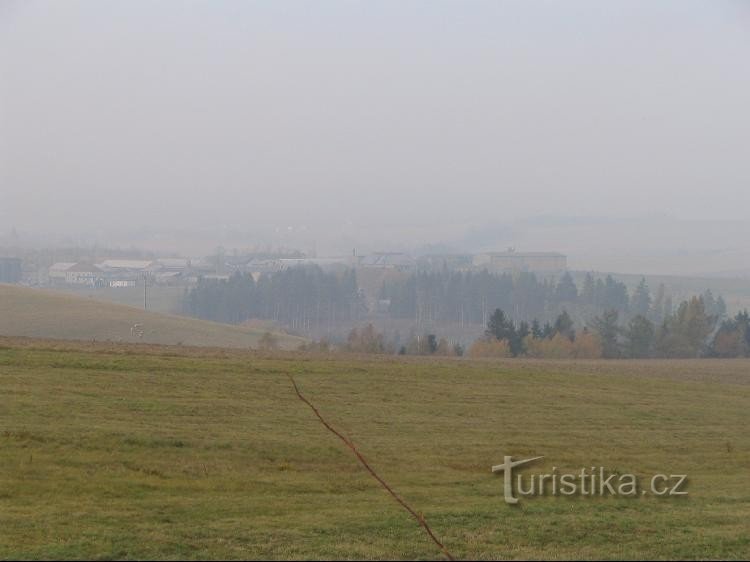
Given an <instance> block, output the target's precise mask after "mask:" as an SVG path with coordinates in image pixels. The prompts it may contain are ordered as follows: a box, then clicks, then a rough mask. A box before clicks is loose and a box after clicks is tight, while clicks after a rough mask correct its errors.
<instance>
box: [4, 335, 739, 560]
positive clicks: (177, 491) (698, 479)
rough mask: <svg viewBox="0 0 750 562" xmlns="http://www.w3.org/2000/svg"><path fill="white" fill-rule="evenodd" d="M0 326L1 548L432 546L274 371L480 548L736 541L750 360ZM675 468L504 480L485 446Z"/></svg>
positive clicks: (421, 503) (708, 548)
mask: <svg viewBox="0 0 750 562" xmlns="http://www.w3.org/2000/svg"><path fill="white" fill-rule="evenodd" d="M55 345H56V347H57V348H56V349H52V347H53V344H47V343H43V342H40V343H38V344H37V343H33V342H32V343H28V342H27V343H26V344H25V347H24V346H22V345H21V343H19V342H16V341H12V340H6V341H5V342H3V341H2V340H0V396H2V397H3V399H2V400H1V401H0V557H1V558H10V557H21V558H49V557H64V558H72V557H76V558H135V557H145V558H175V557H186V558H202V557H206V558H219V557H221V558H224V557H227V558H257V557H272V558H291V557H298V558H299V557H312V558H323V557H328V556H330V557H335V558H389V557H397V558H434V557H436V556H437V552H436V550H435V549H434V547H433V546H432V545H431V544H430V543H428V542H427V541H426V540H425V538H424V536H423V534H422V532H421V531H420V529H419V528H418V527H417V526H416V525H415V524H414V522H413V521H412V520H410V519H409V518H408V516H407V515H406V514H405V513H404V512H403V511H402V510H401V509H400V508H399V507H398V506H397V505H396V504H395V502H394V501H393V500H392V499H391V498H390V497H388V496H387V495H386V494H385V493H384V492H383V491H382V490H381V489H379V488H378V487H377V486H376V485H375V483H374V482H373V481H372V479H371V478H370V477H369V476H368V475H367V474H366V473H365V472H364V470H362V469H361V468H360V467H359V466H358V465H357V463H356V462H355V460H354V458H353V457H352V455H351V453H350V452H349V451H348V450H346V449H345V448H344V447H343V446H342V445H341V444H340V443H339V442H338V441H337V440H335V438H334V437H333V436H332V435H331V434H329V433H327V432H326V431H325V430H324V428H323V427H322V426H321V425H320V423H319V422H318V421H316V419H315V418H314V417H313V414H312V412H311V411H310V410H309V409H308V408H307V407H306V406H305V405H304V404H302V403H301V402H300V401H299V400H298V399H297V398H296V397H295V396H294V394H293V392H292V389H291V387H290V383H289V381H288V380H287V378H286V376H285V373H292V374H294V375H295V377H296V379H297V381H298V384H299V385H300V387H301V388H302V390H303V392H305V393H306V395H307V396H308V397H309V398H310V399H312V400H313V401H314V402H315V403H316V404H317V405H318V407H319V408H320V409H321V411H322V412H323V413H324V415H327V416H328V417H329V418H330V420H331V421H332V422H333V423H334V424H336V425H337V426H338V427H340V428H342V429H343V430H344V431H345V432H346V433H347V434H348V435H350V436H351V438H352V439H353V440H354V441H355V442H356V443H358V444H359V446H360V448H361V449H362V452H363V453H364V455H365V456H366V457H367V458H368V459H369V460H370V461H371V463H372V464H373V465H374V466H375V467H376V469H378V470H379V471H380V472H381V473H382V475H383V476H384V477H385V478H386V479H387V480H388V481H389V482H390V483H391V484H392V485H393V486H394V487H395V489H396V490H397V491H398V492H399V493H400V494H401V495H402V496H403V497H405V498H406V499H407V500H408V501H410V502H412V503H413V504H414V505H415V506H416V507H417V509H419V510H422V511H423V512H424V514H425V516H426V517H427V519H428V521H429V522H430V523H431V524H432V526H433V528H434V529H435V531H436V532H437V534H438V535H439V536H440V537H442V538H443V539H444V542H445V544H446V546H448V548H449V549H451V550H452V551H453V553H454V554H455V555H458V556H460V557H478V558H497V557H503V558H513V557H515V558H577V557H579V556H580V557H584V558H649V557H656V558H665V557H672V558H674V557H686V558H725V557H726V558H738V557H745V558H746V557H748V556H750V538H749V536H748V532H747V531H748V523H747V522H748V520H749V518H750V486H749V485H748V484H750V476H749V475H748V466H750V434H748V432H747V420H748V408H749V407H750V362H748V361H744V360H742V361H741V360H738V361H672V362H658V361H654V362H610V363H604V362H580V363H572V362H570V363H556V362H514V361H506V362H470V361H462V360H442V361H428V360H397V359H382V360H376V359H368V358H351V357H348V358H347V357H340V358H337V359H333V358H325V357H323V358H321V357H317V358H316V357H306V356H303V355H294V354H289V355H277V356H263V355H260V354H251V353H245V352H238V351H235V352H232V351H220V350H205V351H199V350H195V349H181V350H180V349H175V348H171V349H168V348H156V347H152V348H147V347H139V348H134V347H128V346H114V345H109V346H106V345H90V344H89V345H86V344H70V343H68V344H55ZM504 454H513V455H514V456H519V457H526V456H532V455H545V457H546V458H545V459H544V461H542V462H541V463H540V464H539V465H537V467H536V469H538V470H545V471H549V470H550V469H551V467H552V466H557V467H559V469H560V470H561V471H574V470H576V469H579V468H580V467H582V466H591V465H597V466H598V465H604V466H607V467H610V468H617V469H619V470H621V471H623V472H624V471H632V472H635V473H638V474H652V473H654V472H662V471H666V472H674V473H687V474H689V476H690V485H689V493H690V495H689V496H688V497H687V498H680V499H656V498H652V497H645V498H639V499H623V498H619V499H616V498H603V499H602V498H576V499H569V498H535V499H524V500H522V503H521V505H520V506H518V507H511V506H508V505H506V504H505V503H504V502H503V499H502V482H501V478H500V477H497V476H495V475H492V474H490V466H491V465H493V464H496V463H499V462H501V461H502V456H503V455H504Z"/></svg>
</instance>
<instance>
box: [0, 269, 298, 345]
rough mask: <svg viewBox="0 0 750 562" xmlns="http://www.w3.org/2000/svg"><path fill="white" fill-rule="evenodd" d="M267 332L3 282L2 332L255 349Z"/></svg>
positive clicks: (285, 339) (291, 340)
mask: <svg viewBox="0 0 750 562" xmlns="http://www.w3.org/2000/svg"><path fill="white" fill-rule="evenodd" d="M141 302H142V301H141ZM135 324H139V325H140V326H141V327H142V330H143V334H142V335H141V336H139V335H137V334H134V333H133V332H132V331H131V328H132V327H133V326H134V325H135ZM263 333H264V330H261V329H256V328H250V327H247V326H230V325H229V324H219V323H217V322H209V321H206V320H199V319H197V318H188V317H185V316H175V315H170V314H161V313H158V312H152V311H150V310H149V311H146V310H143V308H137V307H134V306H127V305H123V304H116V303H112V302H105V301H101V300H97V299H94V298H90V297H83V296H75V295H71V294H67V293H63V292H58V291H47V290H42V289H30V288H28V287H20V286H18V285H6V284H1V283H0V335H13V336H26V337H32V338H59V339H69V340H71V339H72V340H89V341H91V340H94V339H95V340H98V341H102V340H105V341H113V342H132V343H135V342H137V343H151V344H166V345H196V346H220V347H238V348H250V347H257V346H258V342H259V340H260V338H261V337H262V336H263ZM277 341H278V344H279V346H280V347H281V348H284V349H295V348H296V347H297V346H299V345H300V343H303V342H304V340H303V339H302V338H298V337H295V336H290V335H287V334H277Z"/></svg>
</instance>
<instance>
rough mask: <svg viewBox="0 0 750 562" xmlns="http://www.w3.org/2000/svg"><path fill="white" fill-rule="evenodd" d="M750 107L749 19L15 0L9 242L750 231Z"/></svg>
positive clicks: (707, 7)
mask: <svg viewBox="0 0 750 562" xmlns="http://www.w3.org/2000/svg"><path fill="white" fill-rule="evenodd" d="M749 100H750V2H745V1H739V0H737V1H717V0H707V1H702V2H695V1H686V0H674V1H663V2H654V1H644V2H637V1H632V0H628V1H622V2H602V1H599V0H595V1H590V2H573V1H570V2H535V1H528V0H523V1H517V2H501V1H497V2H494V1H493V2H472V1H460V2H459V1H454V2H438V1H434V0H430V1H424V2H414V1H413V2H409V1H394V2H383V1H374V0H373V1H370V2H355V1H341V2H280V1H273V2H270V1H269V2H220V1H210V2H209V1H203V2H195V1H192V2H191V1H184V0H181V1H173V2H169V1H159V2H151V1H149V2H145V1H144V2H139V1H133V0H128V1H118V2H114V1H102V0H91V1H85V2H84V1H71V0H67V1H65V2H60V1H46V2H37V1H31V0H20V1H17V2H15V1H9V0H0V166H1V168H0V196H1V198H0V229H2V230H6V229H7V228H9V225H15V226H16V227H17V228H19V229H27V230H28V229H34V228H45V229H47V230H50V229H60V230H65V229H68V230H71V231H80V230H81V229H85V228H88V226H89V225H91V226H95V227H97V228H110V227H111V228H116V227H117V228H121V227H128V228H129V227H133V228H138V227H143V226H152V227H153V226H154V225H158V226H160V227H161V226H163V227H165V228H168V227H173V226H175V227H185V226H188V225H192V224H200V225H216V224H229V225H247V224H250V225H253V226H266V225H268V226H274V225H280V224H287V223H288V224H293V225H300V224H311V225H318V228H322V227H321V226H320V225H324V226H325V225H336V224H338V223H340V222H342V221H343V222H347V221H348V222H349V223H350V224H357V225H360V226H361V227H363V228H372V229H375V228H377V227H380V226H400V227H409V226H414V225H421V226H425V225H427V226H430V227H435V228H436V229H438V230H437V232H440V231H439V228H440V227H441V225H446V228H448V227H449V226H450V225H453V226H454V227H456V225H458V227H461V228H471V227H472V226H475V225H484V224H486V223H488V222H491V221H495V220H497V221H501V222H502V221H508V220H514V219H517V218H519V217H528V216H538V215H556V216H571V215H573V216H608V217H623V216H639V215H655V214H660V213H668V214H670V215H672V216H675V217H680V218H695V217H709V218H733V219H742V218H746V217H747V213H748V209H749V208H750V101H749ZM550 246H554V244H550Z"/></svg>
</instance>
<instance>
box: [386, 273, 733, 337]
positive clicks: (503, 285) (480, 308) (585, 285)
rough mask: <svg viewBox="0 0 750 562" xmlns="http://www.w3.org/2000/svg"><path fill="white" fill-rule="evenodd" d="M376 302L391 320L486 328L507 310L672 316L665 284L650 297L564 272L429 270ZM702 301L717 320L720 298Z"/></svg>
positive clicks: (541, 314)
mask: <svg viewBox="0 0 750 562" xmlns="http://www.w3.org/2000/svg"><path fill="white" fill-rule="evenodd" d="M379 298H380V299H381V301H385V302H388V303H389V306H388V311H389V313H390V315H391V316H393V317H395V318H409V319H415V321H416V322H417V324H419V323H420V322H421V321H426V322H451V323H459V324H462V325H463V324H483V325H484V324H487V322H488V320H489V316H490V314H491V313H492V311H493V310H495V309H498V308H499V309H501V310H504V311H507V314H508V315H509V316H510V317H511V318H513V320H514V321H516V322H521V321H528V322H530V321H531V319H533V318H540V319H550V320H551V319H554V318H555V317H556V316H557V315H558V314H560V312H561V311H562V310H563V309H565V310H567V311H568V312H569V313H571V314H572V315H573V316H574V317H575V318H576V319H578V320H579V321H580V322H584V321H585V319H587V318H591V317H593V316H596V315H599V314H602V313H603V312H605V311H610V310H616V311H617V312H618V313H619V314H620V316H621V317H623V318H632V317H634V316H637V315H641V316H644V317H646V318H648V319H649V320H650V321H651V322H655V323H661V322H662V321H663V320H664V319H665V318H667V317H668V316H669V315H671V314H672V313H673V307H672V299H671V297H670V296H669V295H668V294H667V292H666V289H665V287H664V285H660V286H659V288H658V290H657V292H656V294H655V295H652V294H651V291H650V289H649V287H648V285H647V284H646V281H645V279H642V280H641V282H640V284H639V285H638V286H637V287H636V288H635V289H634V290H633V292H632V293H629V292H628V289H627V287H626V286H625V284H624V283H622V282H620V281H617V280H615V279H614V278H613V277H612V276H611V275H607V276H606V277H604V278H595V277H594V275H593V274H591V273H588V274H587V275H586V276H585V277H584V279H583V282H582V283H581V287H580V289H579V287H578V286H577V285H576V283H575V281H574V280H573V277H572V276H571V275H570V274H569V273H567V272H566V273H565V274H563V275H562V276H561V277H560V279H559V280H557V281H556V282H555V281H554V280H551V279H542V280H540V279H538V278H537V277H536V276H535V275H534V274H533V273H519V274H516V275H510V274H501V275H494V274H491V273H489V272H487V271H486V270H485V271H479V272H473V271H468V272H458V271H449V270H447V269H446V270H443V271H437V272H435V271H433V272H418V273H416V274H414V275H411V276H409V277H406V278H403V279H397V280H391V281H388V282H386V283H384V285H383V287H382V288H381V290H380V294H379ZM704 301H705V303H706V306H707V308H708V309H709V310H710V313H711V314H714V315H717V316H722V315H723V314H724V313H725V312H726V306H725V304H724V301H723V299H722V298H721V297H719V298H718V299H715V298H714V297H713V295H711V293H710V292H706V293H705V294H704Z"/></svg>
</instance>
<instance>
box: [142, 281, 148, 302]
mask: <svg viewBox="0 0 750 562" xmlns="http://www.w3.org/2000/svg"><path fill="white" fill-rule="evenodd" d="M147 275H148V274H147V273H144V274H143V310H148V304H147V302H148V301H147V288H148V277H147Z"/></svg>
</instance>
